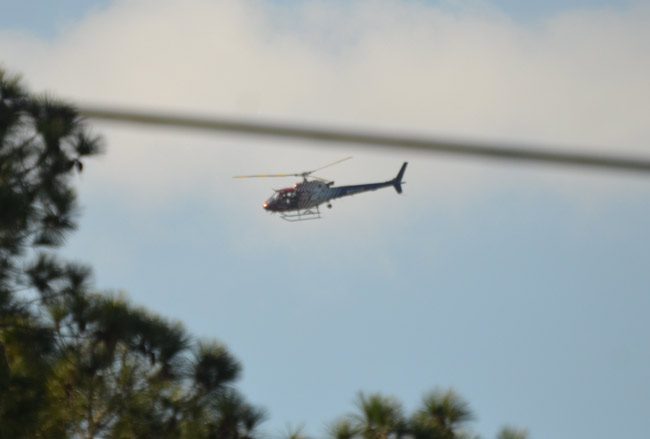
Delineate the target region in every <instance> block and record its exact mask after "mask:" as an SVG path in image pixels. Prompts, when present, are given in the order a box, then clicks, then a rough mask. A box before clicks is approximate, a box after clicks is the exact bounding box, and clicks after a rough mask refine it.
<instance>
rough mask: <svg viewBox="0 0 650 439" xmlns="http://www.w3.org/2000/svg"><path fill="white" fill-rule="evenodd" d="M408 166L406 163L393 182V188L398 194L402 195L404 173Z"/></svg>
mask: <svg viewBox="0 0 650 439" xmlns="http://www.w3.org/2000/svg"><path fill="white" fill-rule="evenodd" d="M406 165H408V162H404V164H403V165H402V167H401V168H400V170H399V172H398V173H397V177H395V179H394V180H393V186H394V187H395V190H396V191H397V193H398V194H401V193H402V178H403V177H404V171H406Z"/></svg>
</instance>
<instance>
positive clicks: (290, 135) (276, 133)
mask: <svg viewBox="0 0 650 439" xmlns="http://www.w3.org/2000/svg"><path fill="white" fill-rule="evenodd" d="M79 111H80V113H81V114H82V115H83V116H85V117H87V118H91V119H95V120H101V121H108V122H121V123H130V124H139V125H149V126H162V127H172V128H184V129H193V130H203V131H216V132H223V133H232V134H240V135H251V136H262V137H271V138H280V139H294V140H309V141H316V142H326V143H345V144H355V145H360V146H365V147H369V148H375V149H377V148H382V149H404V150H410V151H419V152H425V153H437V154H447V155H456V156H466V157H478V158H485V159H495V160H507V161H511V162H517V163H541V164H549V165H565V166H574V167H583V168H599V169H602V170H616V171H630V172H642V173H650V158H648V157H632V156H623V155H615V154H607V153H602V152H596V151H591V152H587V151H581V150H564V149H558V148H541V147H536V148H532V147H527V146H516V145H514V144H510V145H507V144H496V143H489V142H485V143H483V142H466V141H463V140H459V139H446V138H438V137H422V136H415V135H404V134H390V133H385V132H384V133H379V132H371V131H362V130H351V129H341V128H334V127H330V128H323V127H315V126H305V125H299V124H290V123H269V122H259V121H252V120H245V119H234V118H232V119H230V118H213V117H201V116H188V115H180V114H170V113H162V112H151V111H138V110H131V109H118V108H107V107H93V106H82V107H80V109H79Z"/></svg>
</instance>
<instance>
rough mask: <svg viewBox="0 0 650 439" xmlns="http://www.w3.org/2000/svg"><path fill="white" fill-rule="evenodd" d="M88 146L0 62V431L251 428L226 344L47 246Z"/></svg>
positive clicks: (237, 432)
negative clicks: (102, 283)
mask: <svg viewBox="0 0 650 439" xmlns="http://www.w3.org/2000/svg"><path fill="white" fill-rule="evenodd" d="M100 146H101V142H100V139H99V138H98V137H97V136H93V135H92V134H90V132H89V130H88V128H87V127H86V126H85V124H84V121H83V120H82V119H81V118H80V117H79V115H78V113H77V112H76V110H75V109H74V108H72V107H70V106H68V105H66V104H64V103H61V102H58V101H56V100H54V99H52V98H49V97H45V96H43V97H34V96H30V95H29V94H28V93H27V92H26V91H25V89H24V88H23V86H22V84H21V81H20V79H19V78H17V77H12V76H10V75H8V74H7V73H6V72H4V71H3V70H1V69H0V206H1V208H0V437H14V438H20V437H48V438H58V437H87V438H94V437H162V438H164V437H170V438H171V437H174V438H176V437H188V438H189V437H192V438H194V437H206V438H207V437H213V438H222V439H250V438H253V437H255V431H256V429H257V428H258V426H259V424H260V422H261V421H262V420H263V419H264V413H263V412H262V411H261V410H260V409H258V408H256V407H254V406H252V405H250V404H248V403H247V402H245V401H244V399H243V398H242V397H241V396H240V395H239V394H238V393H237V391H236V389H235V388H234V387H233V383H234V382H235V380H236V379H237V378H238V377H239V374H240V370H241V367H240V365H239V363H238V362H237V361H236V360H235V359H234V358H233V357H232V355H231V354H230V353H229V352H228V350H227V349H226V348H225V347H224V346H222V345H221V344H219V343H217V342H204V341H198V340H196V339H195V338H193V337H192V336H190V335H189V334H187V332H186V331H185V329H184V328H183V327H182V326H181V325H180V324H179V323H175V322H170V321H168V320H166V319H164V318H162V317H160V316H157V315H155V314H152V313H151V312H149V311H147V310H145V309H143V308H138V307H135V306H133V305H132V304H130V303H129V302H128V301H127V300H126V299H125V298H124V297H120V296H115V295H107V294H100V293H98V292H96V291H94V290H93V286H92V282H91V279H90V278H91V270H90V269H89V268H87V267H85V266H82V265H79V264H73V263H69V262H65V261H62V260H61V259H60V258H58V257H57V256H56V253H55V251H56V249H57V247H59V246H60V245H62V243H63V242H64V240H65V238H66V237H67V236H68V234H69V233H70V232H71V231H73V230H74V229H75V226H76V223H75V219H76V217H77V215H78V211H77V205H76V194H75V191H74V189H73V179H74V176H75V174H76V173H80V172H82V171H83V167H84V164H83V163H84V161H85V159H86V158H87V157H91V156H93V155H96V154H97V153H98V152H99V151H100V149H101V148H100Z"/></svg>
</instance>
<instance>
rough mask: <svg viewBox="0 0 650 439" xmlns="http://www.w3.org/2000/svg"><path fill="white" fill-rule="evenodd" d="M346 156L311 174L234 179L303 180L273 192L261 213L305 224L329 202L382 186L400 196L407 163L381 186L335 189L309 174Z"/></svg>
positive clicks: (375, 184) (316, 216)
mask: <svg viewBox="0 0 650 439" xmlns="http://www.w3.org/2000/svg"><path fill="white" fill-rule="evenodd" d="M351 158H352V157H346V158H344V159H341V160H337V161H335V162H333V163H329V164H327V165H325V166H321V167H320V168H316V169H313V170H311V171H305V172H299V173H294V174H258V175H238V176H235V177H233V178H267V177H302V181H301V182H299V183H296V184H294V185H293V187H288V188H284V189H274V191H275V193H274V194H273V196H271V197H270V198H269V199H268V200H266V201H265V202H264V204H262V207H263V208H264V210H266V211H268V212H272V213H279V214H280V217H281V218H282V219H283V220H286V221H290V222H293V221H305V220H313V219H319V218H321V215H320V209H319V206H320V205H322V204H324V203H327V207H328V208H330V209H331V208H332V203H331V201H332V200H334V199H336V198H341V197H347V196H349V195H356V194H360V193H362V192H369V191H376V190H377V189H382V188H385V187H391V186H392V187H394V188H395V191H397V193H398V194H401V193H402V183H403V181H402V178H403V177H404V172H405V171H406V165H407V164H408V162H404V164H402V167H401V168H400V170H399V172H398V173H397V176H396V177H395V178H393V179H392V180H388V181H384V182H380V183H365V184H356V185H350V186H334V182H333V181H329V180H326V179H324V178H321V177H317V176H315V175H312V174H313V173H314V172H316V171H320V170H321V169H325V168H328V167H330V166H333V165H336V164H338V163H341V162H344V161H346V160H349V159H351Z"/></svg>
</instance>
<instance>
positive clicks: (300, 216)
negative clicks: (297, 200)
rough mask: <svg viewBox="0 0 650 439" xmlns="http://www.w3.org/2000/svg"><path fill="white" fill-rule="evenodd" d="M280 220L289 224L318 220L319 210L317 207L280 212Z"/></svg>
mask: <svg viewBox="0 0 650 439" xmlns="http://www.w3.org/2000/svg"><path fill="white" fill-rule="evenodd" d="M280 218H282V219H283V220H285V221H289V222H292V223H293V222H297V221H309V220H316V219H320V218H321V216H320V210H319V209H318V206H316V207H312V208H309V209H301V210H294V211H292V212H282V213H281V214H280Z"/></svg>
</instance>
